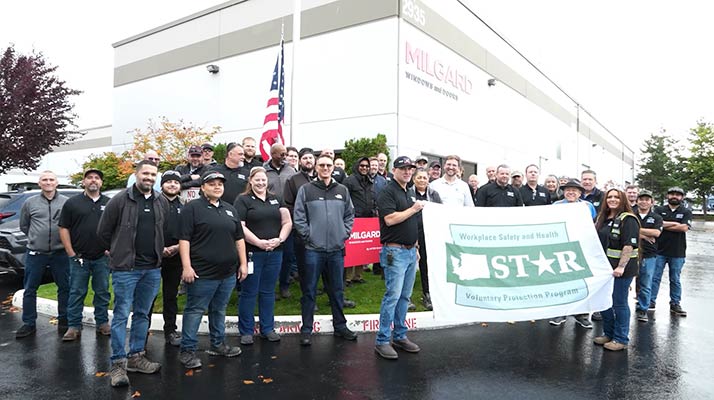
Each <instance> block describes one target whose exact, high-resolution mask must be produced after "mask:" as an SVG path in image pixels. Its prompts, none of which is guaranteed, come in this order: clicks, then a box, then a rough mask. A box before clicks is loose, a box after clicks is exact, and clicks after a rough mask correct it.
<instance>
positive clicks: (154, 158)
mask: <svg viewBox="0 0 714 400" xmlns="http://www.w3.org/2000/svg"><path fill="white" fill-rule="evenodd" d="M146 159H147V160H149V161H160V160H161V159H160V158H159V157H146Z"/></svg>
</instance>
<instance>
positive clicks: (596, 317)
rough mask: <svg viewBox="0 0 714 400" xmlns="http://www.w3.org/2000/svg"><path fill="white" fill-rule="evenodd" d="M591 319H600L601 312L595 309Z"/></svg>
mask: <svg viewBox="0 0 714 400" xmlns="http://www.w3.org/2000/svg"><path fill="white" fill-rule="evenodd" d="M592 320H593V321H602V314H600V311H596V312H594V313H593V316H592Z"/></svg>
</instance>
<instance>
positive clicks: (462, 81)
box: [405, 41, 473, 94]
mask: <svg viewBox="0 0 714 400" xmlns="http://www.w3.org/2000/svg"><path fill="white" fill-rule="evenodd" d="M405 46H406V60H405V62H406V64H415V65H416V67H417V70H419V71H422V72H424V73H425V74H427V75H429V76H432V77H434V78H436V79H437V80H438V81H440V82H443V83H444V84H448V85H449V86H451V87H453V88H454V89H457V90H459V91H461V92H463V93H465V94H471V91H472V89H473V84H472V83H471V79H469V77H468V76H467V75H464V74H462V73H460V72H459V69H458V68H457V67H456V66H455V65H452V64H450V63H448V62H446V61H444V60H441V59H439V58H437V57H434V56H432V55H431V54H429V52H428V51H426V50H424V49H420V48H418V47H413V46H412V45H411V43H409V41H405Z"/></svg>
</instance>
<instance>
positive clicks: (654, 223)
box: [625, 190, 663, 322]
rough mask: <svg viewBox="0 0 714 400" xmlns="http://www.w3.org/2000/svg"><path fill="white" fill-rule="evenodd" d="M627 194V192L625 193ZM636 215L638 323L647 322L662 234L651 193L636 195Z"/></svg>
mask: <svg viewBox="0 0 714 400" xmlns="http://www.w3.org/2000/svg"><path fill="white" fill-rule="evenodd" d="M625 194H627V192H625ZM635 213H636V215H637V216H638V217H639V218H640V226H641V228H640V241H641V244H640V249H642V254H641V255H640V257H641V260H640V273H639V274H638V275H637V278H638V283H639V290H638V291H637V307H636V308H635V315H636V316H637V320H638V321H640V322H647V321H648V320H649V318H648V317H647V309H648V308H649V305H650V297H651V294H652V278H653V277H654V271H655V266H656V264H657V238H659V237H660V235H661V234H662V224H663V221H662V217H661V216H659V215H658V214H656V213H654V211H653V210H652V192H650V191H649V190H642V191H641V192H639V193H638V195H637V208H636V209H635Z"/></svg>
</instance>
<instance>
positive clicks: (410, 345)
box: [392, 338, 421, 353]
mask: <svg viewBox="0 0 714 400" xmlns="http://www.w3.org/2000/svg"><path fill="white" fill-rule="evenodd" d="M392 345H393V346H394V347H396V348H398V349H400V350H404V351H406V352H408V353H418V352H419V350H421V348H420V347H419V345H417V344H416V343H414V342H412V341H411V340H409V339H407V338H404V339H402V340H395V341H393V342H392Z"/></svg>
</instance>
